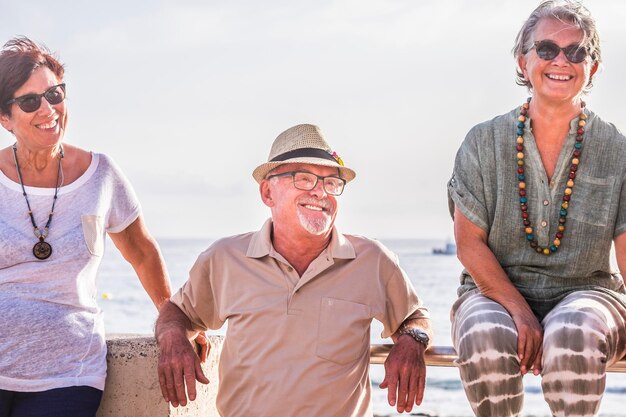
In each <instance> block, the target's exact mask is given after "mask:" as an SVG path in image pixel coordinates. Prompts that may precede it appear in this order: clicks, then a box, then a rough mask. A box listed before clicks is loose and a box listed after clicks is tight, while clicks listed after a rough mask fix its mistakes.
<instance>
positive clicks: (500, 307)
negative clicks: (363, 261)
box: [448, 0, 626, 417]
mask: <svg viewBox="0 0 626 417" xmlns="http://www.w3.org/2000/svg"><path fill="white" fill-rule="evenodd" d="M513 52H514V54H515V58H516V59H517V63H518V65H519V68H518V83H519V84H521V85H524V86H526V87H527V88H528V90H529V91H530V93H531V98H529V99H528V100H527V101H526V102H525V103H523V104H522V105H521V106H520V107H519V108H516V109H514V110H512V111H510V112H509V113H506V114H504V115H501V116H498V117H496V118H494V119H492V120H490V121H487V122H484V123H481V124H479V125H477V126H475V127H474V128H473V129H472V130H471V131H470V132H469V133H468V135H467V137H466V139H465V141H464V142H463V144H462V145H461V148H460V149H459V151H458V154H457V157H456V162H455V166H454V173H453V176H452V178H451V180H450V182H449V183H448V195H449V199H450V203H451V204H450V207H451V211H452V215H453V217H454V230H455V238H456V242H457V248H458V257H459V259H460V260H461V262H462V264H463V266H464V267H465V269H464V271H463V273H462V275H461V286H460V287H459V291H458V292H459V299H458V300H457V302H456V303H455V304H454V306H453V308H452V339H453V343H454V346H455V348H456V350H457V352H458V354H459V358H458V361H457V366H458V368H459V371H460V374H461V379H462V381H463V385H464V387H465V392H466V394H467V397H468V399H469V401H470V404H471V406H472V409H473V410H474V413H475V414H476V415H478V416H481V417H487V416H497V417H505V416H521V415H522V407H523V395H524V389H523V383H522V382H523V381H522V377H523V375H524V374H526V373H528V372H532V373H533V374H534V375H541V376H542V388H543V393H544V398H545V400H546V402H547V403H548V405H549V407H550V409H551V411H552V415H553V416H593V415H596V414H597V412H598V409H599V406H600V400H601V398H602V394H603V392H604V388H605V374H606V369H607V366H609V365H611V364H612V363H613V362H615V361H617V360H619V359H620V358H621V357H622V356H624V354H625V353H626V325H625V317H626V295H625V290H624V282H623V280H622V277H621V275H620V274H619V273H618V272H614V271H612V270H611V266H610V252H611V245H612V244H613V243H614V245H615V253H616V258H617V264H618V266H619V267H620V269H621V270H626V233H624V232H626V182H625V177H626V138H625V137H624V136H623V135H622V134H621V133H620V132H619V131H618V130H617V129H616V128H615V127H614V126H613V125H612V124H610V123H607V122H606V121H604V120H602V119H601V118H600V117H599V116H597V115H596V114H595V113H593V112H592V111H591V110H589V109H588V108H586V107H585V103H584V101H583V96H584V94H586V93H588V92H589V89H590V87H591V81H592V79H593V76H594V75H595V73H596V71H597V69H598V65H599V64H600V60H601V54H600V43H599V37H598V33H597V31H596V26H595V22H594V20H593V18H592V17H591V15H590V13H589V11H588V10H587V9H586V8H585V7H584V6H582V4H580V3H579V2H574V1H552V0H551V1H544V2H542V3H541V4H540V5H539V6H538V7H537V8H536V9H535V10H534V11H533V12H532V14H531V15H530V17H529V18H528V20H527V21H526V22H525V24H524V25H523V27H522V29H521V30H520V32H519V34H518V36H517V40H516V45H515V47H514V49H513Z"/></svg>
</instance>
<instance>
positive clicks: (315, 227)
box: [298, 211, 331, 236]
mask: <svg viewBox="0 0 626 417" xmlns="http://www.w3.org/2000/svg"><path fill="white" fill-rule="evenodd" d="M298 220H299V221H300V224H301V225H302V227H304V229H305V230H306V231H307V232H309V233H311V234H312V235H316V236H320V235H323V234H325V233H327V232H328V230H330V225H331V219H330V216H324V217H322V218H316V219H310V218H308V217H307V216H306V215H305V214H304V213H302V212H300V211H298Z"/></svg>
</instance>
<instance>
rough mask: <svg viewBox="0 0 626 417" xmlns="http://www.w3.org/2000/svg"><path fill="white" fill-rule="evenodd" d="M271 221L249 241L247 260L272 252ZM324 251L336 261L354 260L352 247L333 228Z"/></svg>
mask: <svg viewBox="0 0 626 417" xmlns="http://www.w3.org/2000/svg"><path fill="white" fill-rule="evenodd" d="M271 236H272V219H271V218H270V219H267V220H266V221H265V223H264V224H263V227H261V230H259V231H258V232H255V233H254V234H253V235H252V239H250V244H249V245H248V251H247V252H246V256H247V257H249V258H262V257H264V256H268V255H270V253H272V252H274V248H273V247H272V239H271ZM326 251H327V252H328V253H329V254H330V255H331V256H332V257H333V258H338V259H354V258H356V252H355V250H354V246H352V243H350V241H349V240H348V239H346V237H345V236H344V235H343V234H341V233H339V232H338V231H337V228H336V227H335V226H333V230H332V232H331V236H330V243H329V245H328V248H326Z"/></svg>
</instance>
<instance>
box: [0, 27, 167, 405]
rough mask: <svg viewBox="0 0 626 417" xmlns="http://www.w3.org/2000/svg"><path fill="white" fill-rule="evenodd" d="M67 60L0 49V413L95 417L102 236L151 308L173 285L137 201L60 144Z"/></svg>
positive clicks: (108, 169) (94, 159) (101, 355)
mask: <svg viewBox="0 0 626 417" xmlns="http://www.w3.org/2000/svg"><path fill="white" fill-rule="evenodd" d="M63 74H64V69H63V65H61V64H60V63H59V61H58V60H57V59H56V58H55V57H54V56H52V55H51V54H50V53H49V51H48V50H46V49H45V48H44V47H41V46H39V45H37V44H36V43H34V42H32V41H31V40H29V39H27V38H23V37H22V38H15V39H12V40H10V41H9V42H7V43H6V44H5V45H4V48H3V49H2V50H1V51H0V123H2V126H3V127H4V128H5V129H6V130H8V131H9V132H11V133H12V134H13V136H14V137H15V143H14V144H12V145H11V146H9V147H7V148H4V149H0V315H1V316H2V320H0V416H1V417H23V416H64V417H68V416H70V417H72V416H75V417H83V416H85V417H86V416H94V415H95V414H96V410H97V409H98V405H99V404H100V399H101V396H102V390H103V389H104V381H105V376H106V344H105V338H104V324H103V320H102V313H101V311H100V309H99V308H98V306H97V304H96V288H95V278H96V273H97V270H98V267H99V265H100V261H101V260H102V255H103V252H104V242H105V233H106V234H108V235H109V236H110V237H111V239H112V241H113V242H114V244H115V246H117V248H118V249H119V250H120V251H121V253H122V255H123V256H124V258H125V259H126V260H127V261H128V262H130V264H131V265H132V266H133V268H134V269H135V271H136V273H137V275H138V277H139V279H140V280H141V283H142V285H143V286H144V288H145V290H146V291H147V293H148V295H149V296H150V298H151V299H152V301H153V302H154V304H155V305H156V306H157V307H158V306H160V305H161V304H162V303H163V302H165V301H166V300H168V298H169V297H170V292H171V291H170V284H169V278H168V276H167V272H166V269H165V265H164V262H163V259H162V257H161V254H160V251H159V248H158V246H157V243H156V242H155V240H154V239H153V238H152V237H151V235H150V234H149V233H148V230H147V229H146V226H145V224H144V221H143V218H142V215H141V208H140V205H139V201H138V200H137V197H136V196H135V193H134V191H133V189H132V187H131V185H130V184H129V182H128V180H127V179H126V178H125V177H124V175H123V174H122V172H121V171H120V169H119V168H118V167H117V166H116V165H115V164H114V163H113V161H112V160H111V159H110V158H109V157H107V156H106V155H103V154H99V153H94V152H88V151H85V150H83V149H80V148H77V147H75V146H72V145H69V144H66V143H64V142H63V136H64V133H65V127H66V124H67V106H66V103H67V102H66V100H65V97H66V96H65V94H66V85H65V83H64V81H63Z"/></svg>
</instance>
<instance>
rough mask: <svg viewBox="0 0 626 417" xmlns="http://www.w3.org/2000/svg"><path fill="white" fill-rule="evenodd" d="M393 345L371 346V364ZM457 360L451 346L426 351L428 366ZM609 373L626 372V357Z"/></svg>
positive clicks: (436, 347) (383, 360) (610, 368)
mask: <svg viewBox="0 0 626 417" xmlns="http://www.w3.org/2000/svg"><path fill="white" fill-rule="evenodd" d="M392 346H393V345H390V344H389V345H371V346H370V363H371V364H383V363H385V359H387V355H388V354H389V351H390V350H391V347H392ZM456 358H457V354H456V352H455V350H454V349H453V348H452V347H450V346H431V347H430V348H429V349H428V350H427V351H426V365H428V366H454V363H453V361H454V360H455V359H456ZM607 371H609V372H626V357H624V358H622V359H620V360H619V361H617V362H615V363H614V364H613V365H611V366H609V368H608V369H607Z"/></svg>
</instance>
